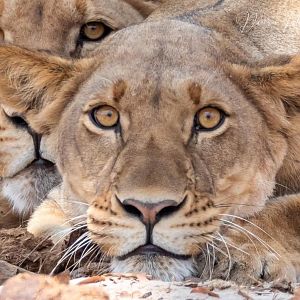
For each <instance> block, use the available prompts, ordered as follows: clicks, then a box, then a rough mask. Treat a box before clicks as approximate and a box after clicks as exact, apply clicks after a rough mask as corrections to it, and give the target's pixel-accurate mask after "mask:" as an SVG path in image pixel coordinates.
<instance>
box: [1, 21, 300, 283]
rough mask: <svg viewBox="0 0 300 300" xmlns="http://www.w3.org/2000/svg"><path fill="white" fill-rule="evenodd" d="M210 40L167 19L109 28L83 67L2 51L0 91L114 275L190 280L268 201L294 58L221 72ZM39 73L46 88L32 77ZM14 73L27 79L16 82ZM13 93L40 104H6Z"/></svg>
mask: <svg viewBox="0 0 300 300" xmlns="http://www.w3.org/2000/svg"><path fill="white" fill-rule="evenodd" d="M152 32H155V35H154V36H153V35H151V36H149V34H150V33H152ZM214 45H215V44H214V41H213V40H212V38H211V36H210V35H209V33H207V32H206V31H204V30H202V29H201V28H199V27H197V26H194V25H189V24H185V23H182V22H177V21H165V22H159V23H144V24H142V25H139V26H135V27H133V28H131V29H125V30H122V31H120V32H119V33H116V34H115V35H114V36H112V37H111V38H109V39H108V40H107V41H106V42H104V44H103V48H101V49H102V50H99V58H94V59H92V60H89V63H87V64H86V66H85V67H84V66H83V64H82V63H81V65H79V64H75V66H73V67H72V65H71V63H70V62H63V61H62V60H57V59H55V58H48V60H49V66H48V67H47V60H46V58H45V57H42V58H38V55H37V54H32V57H31V55H30V54H29V53H28V52H27V53H26V55H25V57H26V59H27V60H28V59H30V58H29V57H31V63H35V66H36V68H35V69H32V68H30V67H28V70H26V69H24V70H23V69H20V68H19V67H18V65H14V63H15V60H16V58H18V59H19V60H20V59H21V57H23V58H24V55H23V54H22V53H19V50H17V49H14V50H10V49H7V48H5V47H3V48H2V49H1V48H0V58H3V59H4V58H6V64H5V65H4V64H2V65H1V66H2V67H1V68H0V70H1V69H3V70H1V73H0V79H1V80H4V81H5V82H6V83H7V84H9V82H11V89H9V90H7V91H5V90H4V91H3V88H2V89H1V88H0V92H1V94H3V93H5V95H7V97H6V99H7V102H11V104H13V103H15V105H17V106H20V105H21V106H22V105H24V107H27V112H26V114H27V116H28V120H30V122H31V124H32V126H33V128H35V129H36V130H37V131H39V132H44V133H45V132H46V133H47V140H48V141H49V143H50V144H52V145H55V146H56V150H55V151H56V152H55V156H56V157H57V164H58V167H59V169H60V171H61V173H62V174H63V181H64V185H65V186H67V188H68V189H69V190H70V191H71V192H72V195H76V196H77V198H78V199H79V201H82V202H85V203H88V205H89V208H88V210H87V213H88V218H87V224H88V230H89V233H90V237H91V239H93V240H94V241H95V242H96V243H98V244H99V247H100V248H101V249H102V251H103V253H104V254H107V255H109V256H111V257H112V265H111V267H112V271H117V272H145V273H150V274H152V275H153V276H154V277H156V278H161V279H165V280H170V279H176V280H180V279H182V278H184V277H186V276H189V275H193V274H195V273H196V272H197V271H196V264H195V263H194V258H195V257H197V255H199V254H200V253H201V249H202V248H203V247H206V246H205V244H206V243H207V242H209V241H211V239H212V238H213V237H214V236H216V235H219V234H220V235H221V234H222V229H223V226H226V224H230V223H228V222H230V220H229V219H230V216H231V215H236V216H239V217H241V216H249V215H251V214H253V213H254V212H256V211H259V210H260V209H262V207H263V205H264V203H265V201H266V200H267V198H268V197H269V196H270V195H271V194H272V190H273V187H274V178H275V175H276V172H277V170H278V169H279V168H280V166H281V164H282V161H283V159H284V156H285V154H286V149H287V143H286V140H285V137H284V134H283V133H282V132H284V126H286V123H287V118H286V114H287V111H286V110H285V107H284V105H283V103H282V101H281V99H284V100H285V101H292V99H294V98H295V97H294V95H298V94H297V93H298V92H296V91H295V88H296V87H297V85H296V84H295V81H297V80H298V77H299V76H298V77H297V76H296V75H298V73H299V72H298V70H299V69H300V68H299V63H298V62H297V61H295V62H294V61H291V62H290V64H289V63H288V64H287V65H286V66H285V65H283V66H278V67H276V66H274V67H270V68H262V69H257V70H256V69H255V70H252V69H250V68H249V69H247V68H243V67H238V66H233V65H230V66H228V65H227V64H224V63H222V62H220V60H219V59H218V57H219V53H218V51H217V50H216V49H217V47H215V46H214ZM112 48H113V49H114V51H113V52H111V51H110V49H112ZM21 52H22V51H21ZM0 61H1V60H0ZM124 61H126V64H124ZM12 65H13V66H14V67H12ZM290 65H292V66H290ZM294 65H295V66H294ZM14 68H16V69H17V70H18V72H17V73H16V71H15V72H14V73H11V72H12V70H13V69H14ZM72 68H73V69H74V70H73V71H72ZM80 68H82V69H84V71H82V74H83V75H80V76H78V74H77V73H81V71H80ZM47 69H49V72H48V73H47ZM69 72H70V74H69ZM72 72H73V73H72ZM293 72H294V73H293ZM297 72H298V73H297ZM74 73H75V75H74ZM41 74H44V75H45V74H48V75H49V77H48V78H47V80H48V81H45V82H44V81H39V80H35V78H40V76H41ZM72 74H73V75H72ZM76 74H77V75H76ZM237 74H238V76H237ZM274 74H275V75H276V76H274V80H275V82H274V81H273V75H274ZM284 75H286V76H284ZM24 76H27V77H26V78H27V79H28V80H27V82H33V83H30V85H28V86H27V85H26V83H25V85H18V81H20V82H21V83H24ZM6 77H7V78H8V79H9V80H10V81H7V80H6ZM72 77H73V78H72ZM237 77H239V80H237V79H236V78H237ZM12 78H13V80H12ZM64 78H65V79H64ZM282 78H283V79H284V80H283V82H284V84H285V85H284V87H285V89H282V90H283V91H284V93H285V94H284V96H283V94H280V91H281V89H280V87H281V86H282V85H283V83H282V80H281V79H282ZM31 80H32V81H31ZM64 83H65V84H64ZM16 86H17V88H16ZM298 86H299V85H298ZM0 87H1V85H0ZM18 87H19V89H20V90H18ZM15 88H16V89H17V92H18V93H22V91H26V92H29V91H30V94H31V95H36V99H38V100H36V101H40V102H39V105H38V106H35V107H33V108H31V107H32V105H31V102H30V101H31V99H27V101H28V102H23V104H22V103H20V101H16V100H15V98H14V97H11V93H13V94H14V92H13V89H15ZM268 88H269V90H268ZM57 91H58V92H57ZM289 93H290V94H289ZM12 96H13V95H12ZM293 97H294V98H293ZM54 99H56V100H54ZM17 100H18V99H17ZM15 101H16V102H15ZM49 102H52V103H49ZM65 201H68V200H67V199H66V200H65ZM74 212H76V203H73V202H72V213H73V214H74ZM78 213H79V211H78Z"/></svg>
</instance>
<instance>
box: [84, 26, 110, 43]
mask: <svg viewBox="0 0 300 300" xmlns="http://www.w3.org/2000/svg"><path fill="white" fill-rule="evenodd" d="M111 31H112V29H111V28H109V27H108V26H106V25H105V24H103V23H102V22H89V23H86V24H84V25H83V26H82V28H81V31H80V38H81V40H86V41H98V40H100V39H102V38H104V37H105V36H106V35H108V34H109V33H110V32H111Z"/></svg>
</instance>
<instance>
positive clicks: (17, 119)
mask: <svg viewBox="0 0 300 300" xmlns="http://www.w3.org/2000/svg"><path fill="white" fill-rule="evenodd" d="M3 112H4V114H5V116H6V117H7V119H8V120H9V121H10V122H11V123H13V124H14V125H15V126H16V127H19V128H28V127H29V124H28V123H27V122H26V120H25V119H24V118H22V117H21V116H18V115H13V116H9V115H8V114H7V113H6V112H5V111H3Z"/></svg>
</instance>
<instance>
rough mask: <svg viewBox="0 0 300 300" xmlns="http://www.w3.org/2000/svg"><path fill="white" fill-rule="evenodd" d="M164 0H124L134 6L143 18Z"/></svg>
mask: <svg viewBox="0 0 300 300" xmlns="http://www.w3.org/2000/svg"><path fill="white" fill-rule="evenodd" d="M164 1H165V0H125V2H126V3H128V4H130V5H131V6H132V7H134V8H135V9H136V10H137V11H138V12H139V13H140V14H141V15H142V16H143V17H144V18H146V17H148V16H149V15H150V14H151V13H152V12H153V11H154V10H155V9H156V8H158V7H159V6H160V4H162V3H163V2H164Z"/></svg>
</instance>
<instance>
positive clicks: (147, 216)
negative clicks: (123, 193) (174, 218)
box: [122, 199, 181, 226]
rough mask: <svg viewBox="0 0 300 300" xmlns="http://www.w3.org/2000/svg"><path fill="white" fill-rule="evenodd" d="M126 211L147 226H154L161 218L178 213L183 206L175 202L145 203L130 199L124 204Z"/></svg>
mask: <svg viewBox="0 0 300 300" xmlns="http://www.w3.org/2000/svg"><path fill="white" fill-rule="evenodd" d="M122 205H123V207H124V209H125V210H126V211H127V212H128V213H129V214H131V215H134V216H137V217H139V218H140V220H141V221H142V222H143V223H144V224H145V225H152V226H154V225H155V224H156V223H157V222H158V221H159V220H160V219H161V218H163V217H166V216H168V215H170V214H172V213H173V212H175V211H177V210H178V209H179V208H180V206H181V204H178V203H177V202H176V201H174V200H164V201H160V202H157V203H147V202H146V203H145V202H142V201H139V200H133V199H128V200H125V201H124V202H123V203H122Z"/></svg>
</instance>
